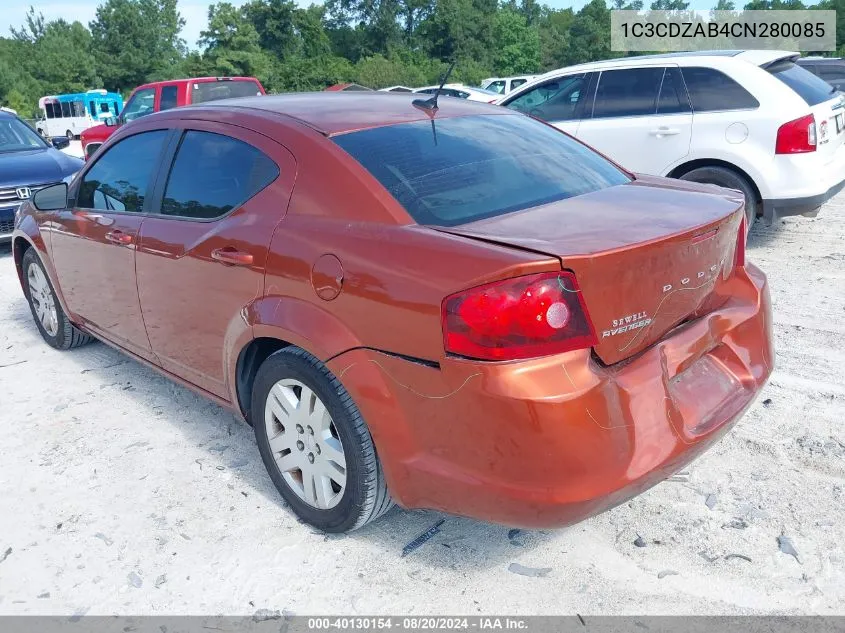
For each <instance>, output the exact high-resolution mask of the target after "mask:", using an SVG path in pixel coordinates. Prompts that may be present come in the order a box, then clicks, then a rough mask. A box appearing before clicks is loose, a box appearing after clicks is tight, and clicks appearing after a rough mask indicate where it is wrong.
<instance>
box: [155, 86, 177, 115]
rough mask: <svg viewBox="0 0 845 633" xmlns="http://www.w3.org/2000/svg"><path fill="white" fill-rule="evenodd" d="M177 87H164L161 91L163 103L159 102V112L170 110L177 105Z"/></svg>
mask: <svg viewBox="0 0 845 633" xmlns="http://www.w3.org/2000/svg"><path fill="white" fill-rule="evenodd" d="M176 91H177V88H176V86H164V87H163V88H162V89H161V101H160V102H159V110H170V109H171V108H175V107H176V106H177V105H179V104H178V103H177V100H176Z"/></svg>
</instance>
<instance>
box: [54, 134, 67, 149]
mask: <svg viewBox="0 0 845 633" xmlns="http://www.w3.org/2000/svg"><path fill="white" fill-rule="evenodd" d="M50 142H51V143H52V144H53V147H55V148H56V149H64V148H66V147H67V146H68V145H70V139H69V138H68V137H67V136H54V137H53V138H51V139H50Z"/></svg>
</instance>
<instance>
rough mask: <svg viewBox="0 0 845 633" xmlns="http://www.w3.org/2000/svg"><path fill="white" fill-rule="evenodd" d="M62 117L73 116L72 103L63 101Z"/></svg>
mask: <svg viewBox="0 0 845 633" xmlns="http://www.w3.org/2000/svg"><path fill="white" fill-rule="evenodd" d="M62 116H63V117H69V116H72V115H71V113H70V103H69V102H67V101H62Z"/></svg>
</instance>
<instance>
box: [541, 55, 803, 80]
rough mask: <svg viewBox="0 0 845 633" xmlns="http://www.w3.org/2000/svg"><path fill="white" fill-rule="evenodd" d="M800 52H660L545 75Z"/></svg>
mask: <svg viewBox="0 0 845 633" xmlns="http://www.w3.org/2000/svg"><path fill="white" fill-rule="evenodd" d="M798 55H800V53H798V52H795V51H769V50H728V51H684V52H680V53H659V54H656V55H632V56H630V57H616V58H613V59H602V60H598V61H594V62H587V63H584V64H578V65H576V66H568V67H566V68H560V69H557V70H553V71H551V72H549V73H546V75H544V77H545V76H552V75H555V74H560V73H561V72H562V71H564V70H565V71H566V72H567V73H569V72H578V71H588V70H595V69H599V68H601V69H605V68H614V67H616V66H630V65H632V64H637V63H639V62H641V61H643V62H649V61H652V60H656V61H661V62H665V63H672V62H676V61H677V62H682V63H683V64H684V65H689V64H690V62H692V61H694V60H696V59H701V60H702V61H704V60H707V59H708V58H709V59H712V58H714V57H715V58H735V59H739V60H742V61H745V62H748V63H750V64H754V65H755V66H762V65H764V64H768V63H771V62H773V61H777V60H779V59H785V58H789V57H797V56H798Z"/></svg>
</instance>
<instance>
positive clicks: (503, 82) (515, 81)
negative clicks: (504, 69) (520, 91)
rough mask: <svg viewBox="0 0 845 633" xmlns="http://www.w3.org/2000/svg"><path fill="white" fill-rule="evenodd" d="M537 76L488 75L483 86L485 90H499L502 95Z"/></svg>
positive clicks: (482, 83)
mask: <svg viewBox="0 0 845 633" xmlns="http://www.w3.org/2000/svg"><path fill="white" fill-rule="evenodd" d="M537 77H538V75H520V76H519V77H488V78H487V79H485V80H484V81H482V82H481V87H482V88H484V89H485V90H491V91H493V92H498V93H499V94H500V95H506V94H508V93H509V92H512V91H513V90H516V89H517V88H519V87H520V86H521V85H523V84H527V83H528V82H529V81H531V80H532V79H536V78H537Z"/></svg>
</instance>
